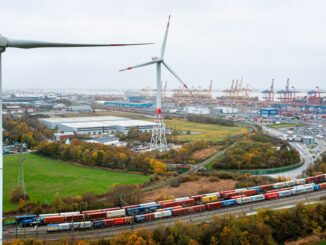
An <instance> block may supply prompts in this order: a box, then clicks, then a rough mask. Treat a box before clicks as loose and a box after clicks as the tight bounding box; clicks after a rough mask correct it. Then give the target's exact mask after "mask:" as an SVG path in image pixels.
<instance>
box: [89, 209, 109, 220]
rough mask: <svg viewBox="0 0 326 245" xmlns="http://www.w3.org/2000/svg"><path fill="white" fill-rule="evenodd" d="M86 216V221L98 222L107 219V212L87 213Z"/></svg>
mask: <svg viewBox="0 0 326 245" xmlns="http://www.w3.org/2000/svg"><path fill="white" fill-rule="evenodd" d="M84 215H85V219H86V220H96V219H105V218H106V215H107V214H106V212H105V211H101V212H95V213H86V214H84Z"/></svg>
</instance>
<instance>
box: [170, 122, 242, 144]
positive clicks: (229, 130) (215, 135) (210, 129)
mask: <svg viewBox="0 0 326 245" xmlns="http://www.w3.org/2000/svg"><path fill="white" fill-rule="evenodd" d="M165 124H166V127H167V128H169V129H171V130H180V131H184V132H186V131H188V130H189V131H191V132H192V133H193V134H182V135H177V136H176V137H177V139H178V140H180V141H192V140H207V141H210V142H218V141H222V140H223V139H225V138H226V137H228V136H231V135H239V134H245V133H247V132H248V130H247V129H246V128H242V127H236V126H234V127H229V126H221V125H217V124H206V123H197V122H189V121H187V120H183V119H176V118H173V119H166V120H165Z"/></svg>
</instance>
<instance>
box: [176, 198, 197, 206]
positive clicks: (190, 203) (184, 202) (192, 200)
mask: <svg viewBox="0 0 326 245" xmlns="http://www.w3.org/2000/svg"><path fill="white" fill-rule="evenodd" d="M194 204H195V200H194V199H192V198H191V199H187V200H184V201H181V202H180V205H181V206H191V205H194Z"/></svg>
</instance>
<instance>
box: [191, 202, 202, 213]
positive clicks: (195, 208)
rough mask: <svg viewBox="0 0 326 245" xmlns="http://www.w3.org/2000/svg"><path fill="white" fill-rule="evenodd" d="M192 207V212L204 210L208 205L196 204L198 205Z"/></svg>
mask: <svg viewBox="0 0 326 245" xmlns="http://www.w3.org/2000/svg"><path fill="white" fill-rule="evenodd" d="M189 208H190V212H191V211H192V212H202V211H205V210H206V206H205V204H201V205H196V206H192V207H189Z"/></svg>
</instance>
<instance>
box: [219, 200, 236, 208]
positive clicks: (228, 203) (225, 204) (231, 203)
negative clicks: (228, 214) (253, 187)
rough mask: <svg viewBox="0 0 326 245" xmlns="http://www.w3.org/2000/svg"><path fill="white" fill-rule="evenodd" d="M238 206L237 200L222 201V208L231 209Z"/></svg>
mask: <svg viewBox="0 0 326 245" xmlns="http://www.w3.org/2000/svg"><path fill="white" fill-rule="evenodd" d="M235 205H237V200H235V199H229V200H223V201H222V207H230V206H235Z"/></svg>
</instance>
